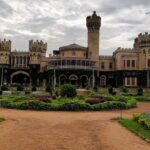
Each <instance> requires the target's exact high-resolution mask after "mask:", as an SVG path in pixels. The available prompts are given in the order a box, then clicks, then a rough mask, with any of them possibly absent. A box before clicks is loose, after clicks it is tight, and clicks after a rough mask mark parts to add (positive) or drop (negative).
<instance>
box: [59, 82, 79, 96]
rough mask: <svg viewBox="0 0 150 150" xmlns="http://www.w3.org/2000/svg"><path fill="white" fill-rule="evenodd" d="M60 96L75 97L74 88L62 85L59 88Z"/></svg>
mask: <svg viewBox="0 0 150 150" xmlns="http://www.w3.org/2000/svg"><path fill="white" fill-rule="evenodd" d="M60 95H61V96H62V97H75V96H76V95H77V93H76V88H75V86H74V85H72V84H64V85H62V86H61V88H60Z"/></svg>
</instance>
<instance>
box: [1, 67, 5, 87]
mask: <svg viewBox="0 0 150 150" xmlns="http://www.w3.org/2000/svg"><path fill="white" fill-rule="evenodd" d="M3 72H4V68H3V66H2V72H1V86H2V85H3Z"/></svg>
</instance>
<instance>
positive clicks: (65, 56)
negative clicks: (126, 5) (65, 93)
mask: <svg viewBox="0 0 150 150" xmlns="http://www.w3.org/2000/svg"><path fill="white" fill-rule="evenodd" d="M86 26H87V44H88V45H87V47H84V46H80V45H78V44H75V43H73V44H70V45H67V46H62V47H60V48H59V50H54V51H53V54H50V55H49V56H48V57H46V52H47V43H45V42H43V41H38V40H37V41H33V40H30V41H29V50H28V51H26V52H23V51H12V50H11V41H10V40H6V39H4V40H0V81H1V82H0V83H1V85H2V84H9V85H12V86H13V85H14V84H16V83H21V84H24V85H30V86H33V85H35V86H45V85H46V84H51V85H52V86H53V87H54V88H55V86H56V85H62V84H64V83H71V84H74V85H76V86H77V87H81V88H82V87H85V86H87V85H90V86H93V87H94V86H102V87H107V86H109V85H111V86H114V87H118V86H123V85H124V86H128V87H137V86H142V87H150V34H148V33H147V32H146V33H144V34H139V35H138V37H137V38H135V41H134V45H133V48H132V49H129V48H120V47H119V48H117V49H116V50H115V51H114V53H113V55H112V56H102V55H99V51H100V44H99V43H100V39H99V35H100V27H101V17H99V16H97V14H96V12H95V11H94V12H93V14H92V15H91V16H88V17H87V18H86Z"/></svg>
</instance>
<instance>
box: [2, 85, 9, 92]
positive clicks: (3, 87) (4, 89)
mask: <svg viewBox="0 0 150 150" xmlns="http://www.w3.org/2000/svg"><path fill="white" fill-rule="evenodd" d="M1 90H2V91H8V90H9V89H8V87H7V86H6V85H2V86H1Z"/></svg>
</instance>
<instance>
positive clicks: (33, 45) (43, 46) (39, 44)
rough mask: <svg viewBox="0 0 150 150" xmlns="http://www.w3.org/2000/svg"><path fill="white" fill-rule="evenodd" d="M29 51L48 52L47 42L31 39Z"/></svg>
mask: <svg viewBox="0 0 150 150" xmlns="http://www.w3.org/2000/svg"><path fill="white" fill-rule="evenodd" d="M29 51H30V52H41V53H46V51H47V43H45V42H43V41H42V40H41V41H38V40H37V41H33V40H30V41H29Z"/></svg>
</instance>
